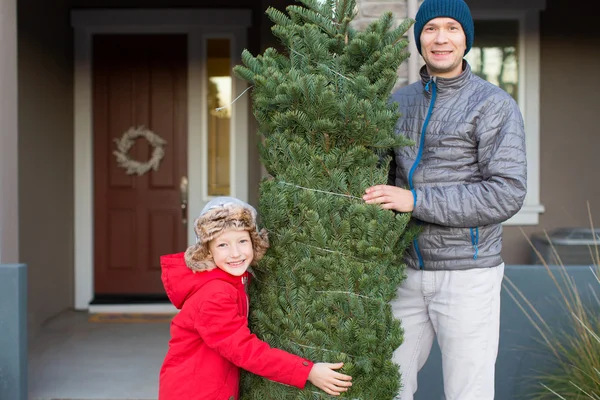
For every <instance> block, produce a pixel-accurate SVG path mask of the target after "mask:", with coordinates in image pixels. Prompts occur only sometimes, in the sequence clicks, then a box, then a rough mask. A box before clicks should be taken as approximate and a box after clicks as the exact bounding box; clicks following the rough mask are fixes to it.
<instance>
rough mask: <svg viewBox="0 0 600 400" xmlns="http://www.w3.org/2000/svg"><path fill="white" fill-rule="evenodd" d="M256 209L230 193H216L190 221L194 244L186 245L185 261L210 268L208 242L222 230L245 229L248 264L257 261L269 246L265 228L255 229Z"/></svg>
mask: <svg viewBox="0 0 600 400" xmlns="http://www.w3.org/2000/svg"><path fill="white" fill-rule="evenodd" d="M256 216H257V213H256V210H255V209H254V207H252V206H251V205H250V204H248V203H245V202H243V201H242V200H239V199H236V198H234V197H217V198H215V199H213V200H211V201H210V202H208V204H206V206H204V208H203V209H202V211H201V212H200V216H199V217H198V218H196V221H194V231H195V232H196V244H194V245H192V246H190V247H188V249H187V250H186V252H185V262H186V264H187V266H188V268H190V269H191V270H192V271H194V272H201V271H210V270H212V269H215V268H216V267H217V266H216V265H215V263H214V261H213V258H212V255H211V254H210V250H209V248H208V243H209V242H210V241H211V240H213V239H215V238H216V237H218V236H219V235H220V234H221V233H223V232H224V231H226V230H230V229H235V230H239V231H248V233H250V239H251V240H252V245H253V248H254V259H253V260H252V264H253V265H254V264H255V263H256V262H258V261H259V260H260V259H261V258H262V257H263V256H264V255H265V253H266V251H267V249H268V248H269V237H268V234H267V231H266V230H264V229H263V230H261V231H259V230H258V227H257V225H256Z"/></svg>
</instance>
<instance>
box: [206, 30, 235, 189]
mask: <svg viewBox="0 0 600 400" xmlns="http://www.w3.org/2000/svg"><path fill="white" fill-rule="evenodd" d="M230 54H231V51H230V40H229V39H208V40H207V70H208V74H207V76H208V82H207V85H208V86H207V87H208V113H207V115H208V121H207V122H208V195H209V196H228V195H229V194H230V182H229V166H230V151H229V145H230V140H231V107H228V106H229V105H230V104H231V59H230V57H231V55H230ZM219 107H225V108H223V109H219Z"/></svg>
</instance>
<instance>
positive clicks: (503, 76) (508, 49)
mask: <svg viewBox="0 0 600 400" xmlns="http://www.w3.org/2000/svg"><path fill="white" fill-rule="evenodd" d="M475 32H477V34H476V35H475V40H474V42H473V47H472V48H471V51H469V53H468V54H467V55H466V56H465V58H466V59H467V61H468V62H469V64H470V65H471V69H472V70H473V72H474V73H475V74H477V75H478V76H480V77H481V78H482V79H485V80H487V81H488V82H491V83H493V84H494V85H497V86H499V87H500V88H502V89H504V90H505V91H506V92H508V94H510V95H511V96H512V97H513V98H514V99H515V100H516V101H517V102H519V91H518V88H519V24H518V21H514V20H512V21H511V20H508V21H476V22H475Z"/></svg>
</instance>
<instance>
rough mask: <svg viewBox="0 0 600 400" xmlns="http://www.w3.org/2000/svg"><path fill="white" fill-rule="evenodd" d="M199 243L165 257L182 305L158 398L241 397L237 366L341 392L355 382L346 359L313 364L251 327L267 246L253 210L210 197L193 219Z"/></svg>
mask: <svg viewBox="0 0 600 400" xmlns="http://www.w3.org/2000/svg"><path fill="white" fill-rule="evenodd" d="M195 232H196V238H197V242H196V244H195V245H193V246H191V247H190V248H188V249H187V251H186V252H185V255H184V253H178V254H172V255H166V256H162V257H161V266H162V281H163V284H164V287H165V290H166V292H167V295H168V296H169V299H170V300H171V302H172V303H173V304H174V305H175V306H176V307H177V308H178V309H180V310H181V311H180V312H179V313H178V314H177V316H175V318H173V321H172V323H171V340H170V341H169V350H168V352H167V355H166V357H165V361H164V363H163V366H162V368H161V371H160V379H159V395H158V398H159V400H237V399H238V397H239V391H238V386H239V368H244V369H246V370H248V371H250V372H252V373H254V374H257V375H261V376H263V377H265V378H268V379H271V380H274V381H277V382H280V383H283V384H286V385H292V386H296V387H298V388H301V389H302V388H303V387H304V385H305V384H306V381H310V382H311V383H312V384H313V385H315V386H317V387H318V388H320V389H322V390H323V391H324V392H326V393H328V394H330V395H333V396H339V394H340V393H342V392H345V391H347V390H348V388H349V387H350V386H351V385H352V383H351V382H350V380H351V379H352V378H351V377H350V376H348V375H344V374H340V373H338V372H336V371H335V370H336V369H339V368H341V367H342V365H343V364H342V363H337V364H327V363H316V364H313V363H312V362H311V361H309V360H305V359H303V358H300V357H298V356H295V355H293V354H290V353H287V352H285V351H283V350H279V349H274V348H271V347H270V346H269V345H268V344H267V343H265V342H263V341H261V340H260V339H258V338H257V337H256V336H255V335H254V334H252V333H250V330H249V329H248V312H249V303H248V297H247V295H246V285H247V284H248V278H249V274H248V272H247V269H248V267H249V266H250V265H251V264H253V263H254V262H257V261H258V260H260V259H261V258H262V256H263V255H264V254H265V252H266V250H267V248H268V247H269V241H268V237H267V232H266V231H265V230H264V229H263V230H262V231H261V232H259V231H258V229H257V226H256V210H255V209H254V208H253V207H252V206H250V205H249V204H246V203H245V202H243V201H241V200H238V199H235V198H232V197H219V198H216V199H214V200H212V201H211V202H209V203H208V204H207V205H206V206H205V207H204V209H203V210H202V212H201V213H200V217H199V218H198V219H197V220H196V221H195Z"/></svg>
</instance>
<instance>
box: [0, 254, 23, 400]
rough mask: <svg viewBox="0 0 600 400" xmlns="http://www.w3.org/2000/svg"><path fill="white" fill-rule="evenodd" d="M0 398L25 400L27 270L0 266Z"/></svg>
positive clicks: (11, 266)
mask: <svg viewBox="0 0 600 400" xmlns="http://www.w3.org/2000/svg"><path fill="white" fill-rule="evenodd" d="M0 399H2V400H5V399H6V400H8V399H10V400H26V399H27V267H26V266H25V265H24V264H8V265H5V264H0Z"/></svg>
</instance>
